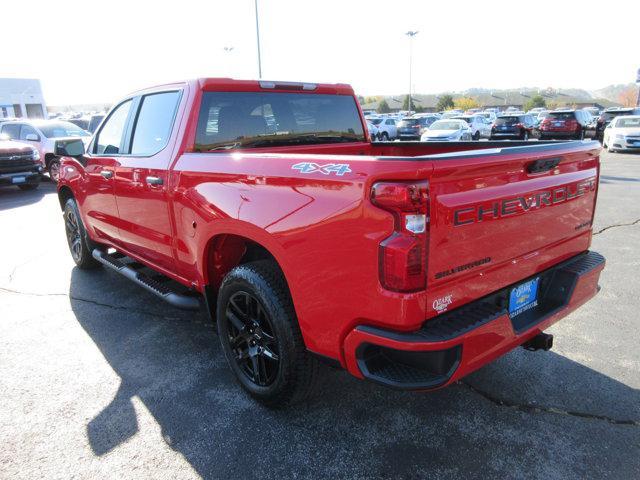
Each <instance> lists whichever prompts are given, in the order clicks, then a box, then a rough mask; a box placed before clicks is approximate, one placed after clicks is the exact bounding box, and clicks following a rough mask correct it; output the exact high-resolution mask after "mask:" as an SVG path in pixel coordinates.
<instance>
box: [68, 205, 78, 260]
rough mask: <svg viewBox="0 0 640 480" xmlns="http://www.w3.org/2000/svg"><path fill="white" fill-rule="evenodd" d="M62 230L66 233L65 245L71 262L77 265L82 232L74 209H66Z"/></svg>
mask: <svg viewBox="0 0 640 480" xmlns="http://www.w3.org/2000/svg"><path fill="white" fill-rule="evenodd" d="M64 229H65V232H66V233H67V243H68V244H69V251H70V252H71V256H72V257H73V260H74V261H75V262H76V263H78V262H79V261H80V259H81V258H82V232H81V231H80V223H79V221H78V216H77V214H76V212H75V211H74V209H71V208H70V209H67V210H66V211H65V212H64Z"/></svg>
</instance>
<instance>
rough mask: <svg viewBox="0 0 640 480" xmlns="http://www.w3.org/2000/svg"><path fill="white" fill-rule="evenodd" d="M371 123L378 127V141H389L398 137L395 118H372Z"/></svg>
mask: <svg viewBox="0 0 640 480" xmlns="http://www.w3.org/2000/svg"><path fill="white" fill-rule="evenodd" d="M369 122H371V123H373V124H374V125H375V126H376V127H378V139H379V140H382V141H388V140H391V139H393V138H396V137H397V136H398V125H397V124H396V120H395V119H393V118H371V119H369Z"/></svg>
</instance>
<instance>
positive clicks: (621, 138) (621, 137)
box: [616, 134, 624, 140]
mask: <svg viewBox="0 0 640 480" xmlns="http://www.w3.org/2000/svg"><path fill="white" fill-rule="evenodd" d="M616 140H624V135H619V134H618V135H616Z"/></svg>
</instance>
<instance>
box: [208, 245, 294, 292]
mask: <svg viewBox="0 0 640 480" xmlns="http://www.w3.org/2000/svg"><path fill="white" fill-rule="evenodd" d="M258 260H270V261H273V263H274V264H275V265H277V267H278V268H279V269H280V271H281V272H282V275H283V277H284V278H285V281H286V275H285V273H284V269H283V268H282V265H281V263H280V262H279V261H278V259H277V258H276V256H275V255H274V254H273V253H272V252H271V250H270V249H269V248H267V247H266V246H264V245H263V244H262V243H261V242H258V241H256V240H253V239H251V238H248V237H244V236H242V235H237V234H231V233H223V234H217V235H215V236H214V237H212V238H211V239H210V240H209V241H208V242H207V246H206V249H205V252H204V265H205V270H204V275H205V277H204V282H205V285H207V287H208V288H209V290H210V291H212V292H216V291H217V290H218V288H219V287H220V284H221V283H222V280H223V279H224V277H225V275H226V274H227V273H229V272H230V271H231V270H232V269H233V268H235V267H237V266H238V265H242V264H245V263H249V262H255V261H258Z"/></svg>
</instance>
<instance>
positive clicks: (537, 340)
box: [522, 332, 553, 352]
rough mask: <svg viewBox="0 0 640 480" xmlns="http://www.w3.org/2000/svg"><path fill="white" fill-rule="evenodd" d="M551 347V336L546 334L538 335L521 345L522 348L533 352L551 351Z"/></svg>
mask: <svg viewBox="0 0 640 480" xmlns="http://www.w3.org/2000/svg"><path fill="white" fill-rule="evenodd" d="M551 347H553V335H550V334H548V333H544V332H543V333H539V334H538V335H536V336H535V337H533V338H532V339H531V340H529V341H528V342H525V343H523V344H522V348H524V349H525V350H529V351H531V352H534V351H536V350H544V351H548V350H551Z"/></svg>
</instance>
